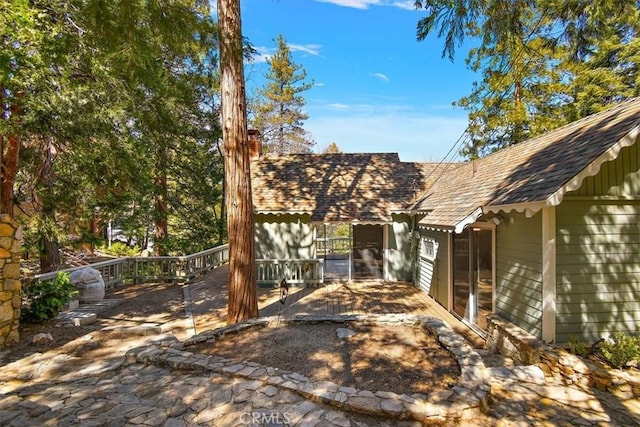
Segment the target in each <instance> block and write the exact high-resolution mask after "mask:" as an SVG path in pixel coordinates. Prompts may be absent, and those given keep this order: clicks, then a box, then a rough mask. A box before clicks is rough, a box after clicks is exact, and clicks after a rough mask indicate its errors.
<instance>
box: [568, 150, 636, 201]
mask: <svg viewBox="0 0 640 427" xmlns="http://www.w3.org/2000/svg"><path fill="white" fill-rule="evenodd" d="M568 196H569V197H572V196H573V197H575V196H577V197H580V196H586V197H593V196H608V197H611V198H628V197H635V198H638V197H640V146H639V144H638V143H636V144H635V145H632V146H631V147H626V148H623V149H622V150H621V151H620V154H619V155H618V158H617V159H616V160H614V161H611V162H607V163H605V164H604V165H602V168H601V169H600V173H598V174H597V175H595V176H592V177H589V178H586V179H585V180H584V181H583V183H582V186H581V187H580V188H579V189H578V190H576V191H575V192H573V193H570V194H568Z"/></svg>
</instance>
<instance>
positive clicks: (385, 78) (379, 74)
mask: <svg viewBox="0 0 640 427" xmlns="http://www.w3.org/2000/svg"><path fill="white" fill-rule="evenodd" d="M372 76H373V77H376V78H378V79H380V80H382V81H383V82H389V77H387V75H386V74H382V73H373V74H372Z"/></svg>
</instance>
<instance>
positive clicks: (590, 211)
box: [556, 144, 640, 342]
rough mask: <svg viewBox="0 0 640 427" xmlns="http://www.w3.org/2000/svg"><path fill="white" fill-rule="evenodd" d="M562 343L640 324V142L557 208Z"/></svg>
mask: <svg viewBox="0 0 640 427" xmlns="http://www.w3.org/2000/svg"><path fill="white" fill-rule="evenodd" d="M556 212H557V242H558V243H557V249H556V253H557V268H556V277H557V278H556V280H557V317H556V319H557V333H556V341H557V342H567V341H568V340H569V337H570V336H571V335H575V336H578V337H581V338H582V339H583V340H585V341H587V342H593V341H596V340H598V339H600V338H602V337H603V336H608V335H610V334H611V333H613V332H615V331H622V332H625V333H633V334H637V325H638V324H640V258H638V254H639V253H640V148H639V147H638V144H635V145H633V146H631V147H627V148H624V149H623V150H622V151H621V152H620V154H619V156H618V158H617V159H616V160H614V161H611V162H607V163H605V164H604V165H603V166H602V168H601V170H600V172H599V173H598V174H597V175H595V176H593V177H590V178H587V179H585V180H584V182H583V183H582V186H581V187H580V188H579V189H578V190H577V191H575V192H573V193H570V194H567V196H565V201H564V202H563V203H562V204H561V205H560V206H558V208H557V211H556Z"/></svg>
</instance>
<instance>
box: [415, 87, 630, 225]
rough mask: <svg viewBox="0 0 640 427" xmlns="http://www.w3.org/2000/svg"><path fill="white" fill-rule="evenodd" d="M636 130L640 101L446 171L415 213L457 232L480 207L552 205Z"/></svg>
mask: <svg viewBox="0 0 640 427" xmlns="http://www.w3.org/2000/svg"><path fill="white" fill-rule="evenodd" d="M639 126H640V98H639V99H634V100H631V101H628V102H625V103H622V104H620V105H618V106H616V107H614V108H611V109H609V110H606V111H604V112H601V113H598V114H594V115H592V116H589V117H586V118H584V119H582V120H579V121H576V122H574V123H571V124H569V125H566V126H564V127H561V128H559V129H556V130H554V131H552V132H549V133H546V134H544V135H541V136H538V137H536V138H533V139H530V140H527V141H525V142H522V143H520V144H517V145H514V146H511V147H508V148H505V149H503V150H500V151H498V152H496V153H493V154H491V155H489V156H487V157H484V158H482V159H478V160H476V161H473V162H469V163H466V164H465V165H464V166H461V167H459V168H457V169H456V170H455V172H450V171H449V172H446V173H445V174H443V176H442V177H441V179H439V180H438V181H437V183H436V184H435V185H434V186H433V187H432V189H431V191H430V192H429V193H427V194H425V195H424V196H423V197H422V198H421V201H420V202H419V203H417V204H416V205H415V206H414V209H416V210H420V211H427V210H428V211H430V213H429V215H427V216H426V217H425V218H424V219H423V220H422V222H421V224H423V225H440V226H444V227H456V226H459V225H460V224H462V222H463V221H464V220H465V218H467V219H468V218H469V215H471V214H472V213H473V212H478V211H477V209H478V208H482V210H483V211H484V212H485V213H486V212H489V211H492V212H497V211H499V210H511V209H514V208H515V209H519V210H523V209H526V208H528V207H532V208H533V209H539V208H541V207H542V206H545V205H548V206H555V205H557V204H559V203H560V202H561V201H562V198H563V196H564V194H565V193H566V192H568V191H572V190H575V189H577V188H578V187H579V186H580V184H581V183H582V180H584V178H586V177H587V176H592V175H595V174H597V173H598V171H599V170H600V167H601V165H602V164H603V163H604V162H606V161H609V160H613V159H615V157H616V156H617V155H618V153H619V151H620V150H621V148H622V147H624V146H628V145H631V144H634V143H636V141H637V137H638V129H639Z"/></svg>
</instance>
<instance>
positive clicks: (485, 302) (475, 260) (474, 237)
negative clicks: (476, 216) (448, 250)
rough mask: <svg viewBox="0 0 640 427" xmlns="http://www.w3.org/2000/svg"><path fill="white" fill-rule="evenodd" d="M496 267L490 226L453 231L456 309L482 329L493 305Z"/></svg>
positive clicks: (454, 301)
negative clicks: (459, 231)
mask: <svg viewBox="0 0 640 427" xmlns="http://www.w3.org/2000/svg"><path fill="white" fill-rule="evenodd" d="M493 268H494V267H493V230H492V229H491V228H479V227H471V228H468V229H465V230H464V231H463V232H462V233H460V234H454V235H453V312H454V313H455V314H457V315H458V316H459V317H460V318H462V319H464V320H466V321H467V322H468V323H469V324H470V325H472V326H476V327H478V328H479V329H481V330H483V331H484V330H486V318H487V315H488V314H490V313H491V311H492V309H493V277H494V275H493Z"/></svg>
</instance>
